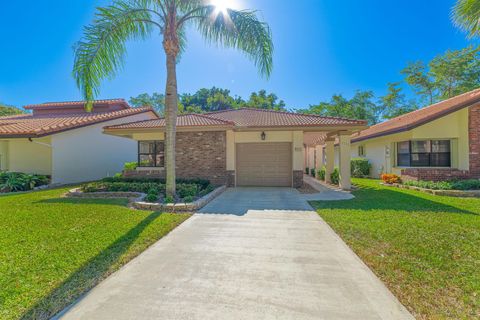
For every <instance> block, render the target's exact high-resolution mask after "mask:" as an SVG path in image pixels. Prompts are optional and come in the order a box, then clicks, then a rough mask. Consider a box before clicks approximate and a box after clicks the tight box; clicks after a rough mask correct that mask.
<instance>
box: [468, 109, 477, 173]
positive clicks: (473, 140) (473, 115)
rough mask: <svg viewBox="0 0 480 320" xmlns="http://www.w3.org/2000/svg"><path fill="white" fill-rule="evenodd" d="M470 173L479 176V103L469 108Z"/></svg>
mask: <svg viewBox="0 0 480 320" xmlns="http://www.w3.org/2000/svg"><path fill="white" fill-rule="evenodd" d="M468 119H469V121H468V132H469V146H470V175H471V176H472V177H476V178H480V105H475V106H472V107H470V109H469V117H468Z"/></svg>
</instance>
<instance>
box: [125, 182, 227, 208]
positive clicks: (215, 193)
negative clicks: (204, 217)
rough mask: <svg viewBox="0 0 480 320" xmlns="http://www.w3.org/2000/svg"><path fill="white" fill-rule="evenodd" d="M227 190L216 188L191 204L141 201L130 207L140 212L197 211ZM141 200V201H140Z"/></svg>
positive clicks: (222, 187) (223, 187)
mask: <svg viewBox="0 0 480 320" xmlns="http://www.w3.org/2000/svg"><path fill="white" fill-rule="evenodd" d="M226 189H227V187H226V186H221V187H218V188H217V189H215V190H213V191H212V192H210V193H209V194H207V195H205V196H203V197H202V198H200V199H198V200H196V201H194V202H191V203H168V204H163V203H150V202H143V201H141V200H140V201H134V202H133V203H132V206H133V207H134V208H135V209H140V210H152V211H167V212H175V211H196V210H198V209H201V208H203V207H204V206H206V205H207V204H208V203H209V202H210V201H212V200H213V199H215V198H216V197H218V196H219V195H220V194H222V193H223V192H224V191H225V190H226ZM142 200H143V199H142Z"/></svg>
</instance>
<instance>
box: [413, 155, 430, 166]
mask: <svg viewBox="0 0 480 320" xmlns="http://www.w3.org/2000/svg"><path fill="white" fill-rule="evenodd" d="M411 166H412V167H428V166H430V154H429V153H412V158H411Z"/></svg>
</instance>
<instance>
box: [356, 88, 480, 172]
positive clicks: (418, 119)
mask: <svg viewBox="0 0 480 320" xmlns="http://www.w3.org/2000/svg"><path fill="white" fill-rule="evenodd" d="M351 146H352V157H365V158H367V159H369V160H370V162H371V163H372V176H373V177H378V176H379V175H380V174H381V173H395V174H398V175H401V176H402V177H403V178H404V179H407V180H408V179H410V180H411V179H415V180H433V181H440V180H451V179H464V178H480V89H477V90H474V91H471V92H468V93H465V94H462V95H459V96H457V97H454V98H451V99H448V100H445V101H442V102H440V103H437V104H434V105H431V106H429V107H426V108H423V109H420V110H416V111H414V112H410V113H408V114H405V115H402V116H399V117H397V118H394V119H391V120H389V121H386V122H383V123H380V124H377V125H374V126H372V127H370V128H368V129H366V130H363V131H362V132H360V133H358V134H354V135H353V136H352V145H351Z"/></svg>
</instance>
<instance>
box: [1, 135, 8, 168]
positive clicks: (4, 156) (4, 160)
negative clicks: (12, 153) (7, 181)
mask: <svg viewBox="0 0 480 320" xmlns="http://www.w3.org/2000/svg"><path fill="white" fill-rule="evenodd" d="M7 167H8V141H6V140H4V141H2V140H0V170H7Z"/></svg>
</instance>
